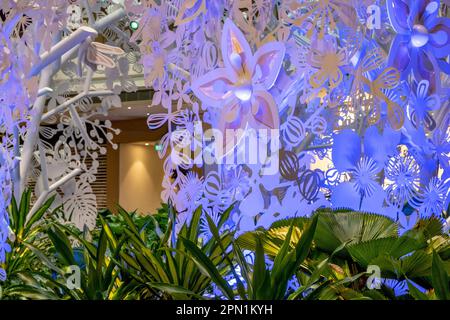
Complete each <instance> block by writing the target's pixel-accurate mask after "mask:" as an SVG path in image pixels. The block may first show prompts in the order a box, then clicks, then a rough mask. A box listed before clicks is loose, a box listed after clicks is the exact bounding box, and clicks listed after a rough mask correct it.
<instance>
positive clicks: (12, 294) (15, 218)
mask: <svg viewBox="0 0 450 320" xmlns="http://www.w3.org/2000/svg"><path fill="white" fill-rule="evenodd" d="M53 200H54V198H53V197H52V198H50V199H48V200H47V201H46V202H45V203H44V204H43V205H42V206H41V207H40V208H39V209H38V210H36V212H35V213H34V214H32V215H31V217H30V218H29V219H27V216H28V215H29V213H30V210H31V190H26V191H25V192H24V193H23V194H22V197H21V199H20V202H19V203H17V201H16V199H15V198H14V197H13V198H12V200H11V204H10V206H9V208H8V214H9V219H10V236H9V245H10V246H11V251H10V252H8V253H7V254H6V261H5V263H4V264H3V265H2V267H3V268H4V269H5V270H6V273H7V279H6V281H5V282H3V283H0V285H1V290H0V299H52V298H54V295H53V292H52V291H51V290H49V289H48V287H47V281H46V275H47V273H48V272H49V271H48V270H46V269H45V268H44V266H43V264H42V259H44V258H45V257H46V254H47V253H48V250H49V241H48V238H47V237H46V236H45V228H46V223H45V221H44V219H42V217H43V216H44V215H45V214H46V213H47V212H48V211H49V208H50V206H51V205H52V203H53Z"/></svg>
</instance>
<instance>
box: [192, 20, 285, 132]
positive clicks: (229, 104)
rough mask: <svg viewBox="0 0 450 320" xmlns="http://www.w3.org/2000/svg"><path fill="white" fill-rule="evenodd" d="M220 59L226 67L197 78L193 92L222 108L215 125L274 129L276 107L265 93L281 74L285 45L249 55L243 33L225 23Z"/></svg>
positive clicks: (229, 22) (273, 44) (272, 46)
mask: <svg viewBox="0 0 450 320" xmlns="http://www.w3.org/2000/svg"><path fill="white" fill-rule="evenodd" d="M221 44H222V45H221V48H222V56H223V59H224V65H225V68H219V69H216V70H214V71H211V72H210V73H208V74H206V75H204V76H202V77H200V78H199V79H197V80H196V81H195V82H194V83H193V84H192V90H193V92H194V93H195V95H196V96H197V97H199V98H200V99H201V100H202V102H203V103H205V104H207V105H209V106H211V107H218V108H221V109H222V111H221V116H220V120H219V123H218V125H217V127H218V129H220V130H221V131H222V132H224V133H225V130H226V129H239V128H241V129H244V128H245V127H246V126H247V124H248V125H249V126H250V127H252V128H269V129H276V128H278V127H279V122H280V120H279V115H278V107H277V105H276V104H275V101H274V99H273V97H272V96H271V95H270V93H269V92H268V90H269V89H270V88H272V87H273V85H274V84H275V81H276V80H277V77H278V74H279V72H280V69H281V66H282V62H283V58H284V52H285V49H284V45H283V44H282V43H280V42H270V43H267V44H265V45H264V46H262V47H261V48H259V49H258V50H257V51H256V52H255V54H254V55H253V54H252V50H251V49H250V45H249V44H248V42H247V40H246V39H245V37H244V35H243V34H242V32H241V31H240V30H239V29H238V28H237V27H236V26H235V25H234V24H233V22H231V20H227V21H226V22H225V25H224V27H223V32H222V42H221Z"/></svg>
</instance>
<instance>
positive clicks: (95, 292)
mask: <svg viewBox="0 0 450 320" xmlns="http://www.w3.org/2000/svg"><path fill="white" fill-rule="evenodd" d="M100 223H101V229H100V235H99V237H98V239H97V241H96V242H90V241H88V240H86V237H85V236H84V235H83V234H82V233H80V232H79V231H78V230H75V229H73V228H72V227H70V226H65V225H61V224H58V223H54V224H53V225H52V226H51V227H50V228H49V230H48V231H47V235H48V237H49V239H50V240H51V242H52V244H53V247H54V250H55V255H54V257H55V259H54V260H55V261H51V259H47V258H45V257H44V258H43V261H44V263H45V264H46V265H47V266H48V268H49V269H51V270H53V271H54V273H53V274H52V275H51V276H48V281H49V286H50V287H51V288H52V289H53V290H54V292H55V295H57V296H58V297H59V298H62V299H66V298H69V299H75V300H123V299H131V298H135V296H134V294H133V289H134V287H135V286H136V285H137V284H136V283H135V282H134V281H133V280H132V279H127V278H124V277H123V276H122V274H121V272H120V270H121V269H120V263H121V261H120V253H121V251H122V248H123V245H124V243H125V242H126V238H127V237H126V236H125V235H123V236H122V237H121V238H119V239H117V238H116V237H115V235H114V233H113V232H112V230H111V228H110V227H109V225H108V224H107V223H106V222H105V221H104V220H103V218H101V217H100ZM71 239H74V240H75V241H76V242H78V243H79V244H78V245H76V246H74V245H72V243H71ZM74 270H79V273H77V272H75V273H72V271H74ZM74 277H78V279H74Z"/></svg>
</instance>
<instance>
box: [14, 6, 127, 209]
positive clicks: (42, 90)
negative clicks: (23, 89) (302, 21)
mask: <svg viewBox="0 0 450 320" xmlns="http://www.w3.org/2000/svg"><path fill="white" fill-rule="evenodd" d="M125 15H126V12H125V10H124V9H123V8H122V9H119V10H116V11H114V12H112V13H111V14H109V15H107V16H105V17H103V18H101V19H100V20H99V21H97V22H96V23H95V24H94V26H93V28H91V27H87V26H82V27H80V28H79V29H78V30H76V31H75V32H73V33H72V34H70V35H69V36H68V37H67V38H64V39H63V40H59V39H58V40H59V41H58V42H57V43H56V44H55V45H54V46H53V47H52V48H51V49H50V50H49V51H48V52H46V53H44V54H42V55H41V61H40V62H39V63H38V64H37V65H36V66H34V67H33V68H32V71H31V72H30V76H36V75H38V74H40V75H41V76H40V79H39V91H38V92H39V94H38V97H37V99H36V101H35V103H34V105H33V107H32V111H31V120H30V123H29V127H28V132H27V134H26V137H25V141H24V143H23V148H22V154H21V156H20V157H16V158H17V159H20V167H18V168H17V170H20V171H18V172H17V174H15V175H14V185H15V186H19V187H15V196H16V198H20V196H21V194H22V193H23V191H24V190H25V186H26V181H27V177H28V173H29V170H30V166H31V163H32V159H33V155H34V150H35V149H36V145H37V143H38V140H39V128H40V125H41V123H42V122H44V121H46V120H48V119H49V118H50V117H51V116H53V115H56V114H57V113H61V112H65V111H66V110H67V108H69V107H70V106H71V105H72V104H74V103H76V102H77V101H79V100H80V99H83V98H84V97H86V96H102V95H110V94H113V93H112V92H111V91H109V90H103V91H89V86H90V83H91V79H92V74H93V73H92V72H91V71H88V76H87V79H86V82H85V86H84V88H83V92H82V93H80V94H78V95H76V96H75V97H73V98H71V99H69V100H67V101H66V102H64V103H62V104H61V105H59V106H58V107H56V108H55V109H53V110H51V111H49V112H47V113H45V114H44V110H45V102H46V96H47V94H48V93H49V92H51V90H52V89H51V86H50V85H51V81H52V77H53V75H55V74H56V73H57V72H58V71H59V67H60V66H61V65H62V64H64V63H66V62H67V61H69V60H70V59H72V58H74V57H75V56H76V54H77V51H78V49H79V47H80V44H82V43H83V42H84V41H85V40H86V39H88V38H89V37H95V36H96V35H97V33H98V31H101V30H103V29H104V28H106V27H108V26H109V25H110V24H112V23H114V22H116V21H118V20H120V19H121V18H123V17H124V16H125ZM58 36H59V35H58ZM71 116H72V118H73V119H74V122H75V123H77V125H78V126H79V125H80V123H79V122H80V121H77V120H79V116H78V113H77V112H76V110H75V108H72V109H71ZM83 129H84V128H83V126H81V127H80V130H83ZM84 137H87V133H84ZM87 143H89V141H87ZM44 160H45V158H44ZM41 165H42V164H41ZM81 172H82V171H81V169H79V170H74V171H72V172H71V173H70V174H69V175H67V176H66V177H64V178H62V179H61V182H62V183H65V182H66V181H68V180H70V179H72V178H74V177H75V176H76V175H78V174H79V173H81ZM61 182H57V183H55V184H53V185H52V186H51V187H50V188H49V192H51V190H52V188H53V189H56V188H58V187H59V186H60V185H62V183H61ZM49 192H44V193H43V194H41V196H40V197H39V199H38V200H37V201H36V203H35V205H34V206H33V209H32V210H31V211H30V214H29V216H31V215H32V214H33V213H34V212H35V210H36V209H35V208H36V207H38V206H40V205H41V204H42V203H43V201H44V200H45V198H46V197H47V196H48V194H49Z"/></svg>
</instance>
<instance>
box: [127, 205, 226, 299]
mask: <svg viewBox="0 0 450 320" xmlns="http://www.w3.org/2000/svg"><path fill="white" fill-rule="evenodd" d="M231 210H232V208H229V209H228V210H226V211H225V212H224V213H223V215H222V216H221V219H220V220H219V222H218V224H217V228H219V229H220V228H221V227H222V226H223V225H224V223H225V222H226V221H227V219H228V217H229V215H230V212H231ZM202 211H203V210H202V207H198V208H197V209H196V210H195V211H194V213H193V215H192V217H191V221H190V223H186V224H184V225H183V226H182V227H181V229H180V230H179V232H178V235H177V237H176V239H175V242H174V243H171V244H170V243H169V242H170V241H169V240H170V238H171V235H172V228H173V226H174V221H173V220H172V219H171V220H169V222H168V229H167V230H166V232H165V233H164V234H163V235H162V236H161V239H160V242H159V244H158V245H157V246H156V248H154V249H153V250H152V249H151V248H149V247H148V246H147V245H146V241H145V239H146V234H145V230H141V231H139V230H138V229H137V228H136V226H135V225H134V224H133V221H132V220H131V218H130V215H129V214H128V213H127V212H125V211H123V210H119V214H120V215H122V217H123V219H124V221H126V223H127V228H125V229H124V231H125V233H126V234H127V236H128V237H129V241H128V242H127V245H126V247H124V250H123V251H122V252H121V253H120V257H121V259H122V260H123V261H124V264H123V267H124V268H123V272H124V273H125V274H127V275H128V276H130V277H132V278H133V279H134V280H135V281H136V282H138V283H139V284H140V286H139V289H140V294H141V297H142V298H147V299H187V298H196V299H201V298H202V296H203V294H204V293H205V290H206V289H207V288H208V287H209V286H210V284H211V278H210V277H209V276H208V275H207V274H205V271H204V270H203V269H202V268H201V266H199V265H198V264H196V263H195V261H194V260H193V259H192V258H191V257H190V255H189V254H188V253H187V250H188V246H189V245H193V246H195V247H196V248H198V250H199V251H200V252H202V254H203V255H205V256H207V257H209V260H210V261H211V263H212V264H213V265H214V266H215V268H216V270H217V272H218V273H219V274H220V275H224V274H226V272H227V269H228V265H227V264H226V262H225V261H224V259H225V257H224V256H223V255H222V248H228V247H229V246H230V243H231V241H232V237H233V236H232V233H231V232H229V231H225V232H223V233H222V234H221V235H220V236H219V238H220V239H221V242H220V246H219V244H218V243H217V242H216V241H214V240H213V239H210V240H208V241H204V239H203V238H202V237H201V236H200V220H201V215H202ZM186 241H188V243H187V242H186ZM172 242H173V241H172ZM225 250H226V249H225ZM229 254H230V253H227V254H226V255H225V256H227V255H229Z"/></svg>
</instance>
